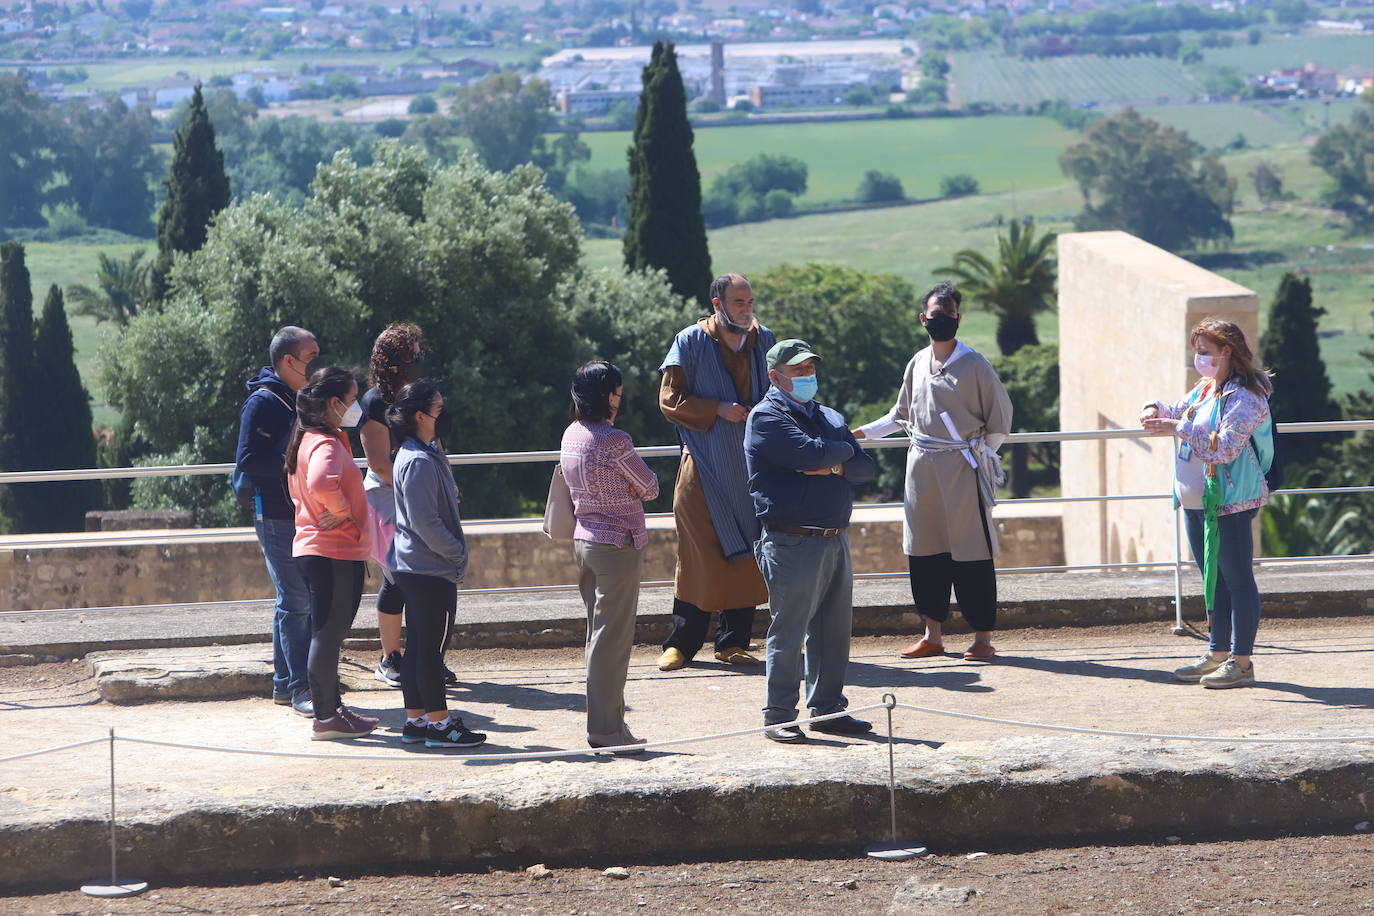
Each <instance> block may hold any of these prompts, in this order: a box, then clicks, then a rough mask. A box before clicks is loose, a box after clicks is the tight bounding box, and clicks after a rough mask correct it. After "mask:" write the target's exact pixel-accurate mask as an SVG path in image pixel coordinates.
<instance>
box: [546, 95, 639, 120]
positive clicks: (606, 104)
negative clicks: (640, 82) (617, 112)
mask: <svg viewBox="0 0 1374 916" xmlns="http://www.w3.org/2000/svg"><path fill="white" fill-rule="evenodd" d="M616 102H628V103H629V104H630V107H631V108H638V107H639V92H638V91H636V90H630V89H579V90H573V91H571V92H562V93H559V95H558V110H559V111H561V112H563V114H575V115H604V114H605V113H606V112H608V111H610V110H611V106H612V105H614V104H615V103H616Z"/></svg>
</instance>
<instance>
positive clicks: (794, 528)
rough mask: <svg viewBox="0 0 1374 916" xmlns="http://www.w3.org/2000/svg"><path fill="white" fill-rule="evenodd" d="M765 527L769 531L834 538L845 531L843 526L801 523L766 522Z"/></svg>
mask: <svg viewBox="0 0 1374 916" xmlns="http://www.w3.org/2000/svg"><path fill="white" fill-rule="evenodd" d="M763 527H765V528H767V529H768V530H769V531H780V532H782V533H783V534H802V535H806V536H808V537H816V538H833V537H834V536H835V535H837V534H839V533H840V532H841V531H843V530H844V529H843V528H805V527H802V526H801V525H775V524H773V523H772V522H764V525H763Z"/></svg>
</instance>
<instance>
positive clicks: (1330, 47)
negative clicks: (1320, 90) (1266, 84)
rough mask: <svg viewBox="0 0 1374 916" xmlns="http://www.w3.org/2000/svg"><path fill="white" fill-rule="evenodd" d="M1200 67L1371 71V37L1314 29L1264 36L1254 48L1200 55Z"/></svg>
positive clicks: (1373, 51) (1249, 71) (1257, 70)
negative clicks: (1323, 68) (1313, 66)
mask: <svg viewBox="0 0 1374 916" xmlns="http://www.w3.org/2000/svg"><path fill="white" fill-rule="evenodd" d="M1202 59H1203V63H1204V64H1205V65H1206V66H1211V67H1230V68H1232V69H1233V70H1236V71H1237V72H1239V73H1240V74H1242V75H1246V76H1248V75H1253V74H1257V73H1267V72H1269V71H1270V70H1274V69H1277V68H1283V67H1301V66H1303V65H1304V64H1316V65H1318V66H1320V67H1325V68H1327V69H1329V70H1343V69H1345V68H1348V67H1365V68H1368V67H1374V35H1371V34H1364V35H1342V34H1335V33H1331V32H1322V31H1319V30H1316V29H1313V30H1311V31H1308V32H1303V33H1302V34H1299V35H1291V36H1290V35H1275V34H1266V35H1265V36H1264V40H1263V41H1261V42H1260V43H1259V44H1257V45H1248V44H1244V43H1241V44H1237V45H1233V46H1232V47H1229V48H1211V49H1208V50H1204V51H1203V52H1202Z"/></svg>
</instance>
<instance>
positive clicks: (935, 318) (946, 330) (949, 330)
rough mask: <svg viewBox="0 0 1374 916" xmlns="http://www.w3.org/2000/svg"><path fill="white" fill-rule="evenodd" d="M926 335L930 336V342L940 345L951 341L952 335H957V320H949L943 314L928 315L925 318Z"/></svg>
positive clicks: (948, 317)
mask: <svg viewBox="0 0 1374 916" xmlns="http://www.w3.org/2000/svg"><path fill="white" fill-rule="evenodd" d="M926 333H927V334H929V335H930V339H931V340H934V341H938V342H941V343H943V342H944V341H946V340H953V339H954V335H955V334H957V333H959V319H957V318H951V317H950V316H948V315H946V314H944V313H943V312H942V313H940V314H938V315H930V316H928V317H927V318H926Z"/></svg>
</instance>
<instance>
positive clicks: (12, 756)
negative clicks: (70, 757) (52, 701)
mask: <svg viewBox="0 0 1374 916" xmlns="http://www.w3.org/2000/svg"><path fill="white" fill-rule="evenodd" d="M109 740H110V739H109V736H105V737H102V738H87V739H86V740H85V741H73V742H72V743H71V744H59V745H57V746H56V747H45V748H40V749H39V750H36V751H24V752H23V753H22V754H10V755H9V756H7V757H0V763H9V762H10V761H11V760H23V759H24V758H25V757H39V756H41V755H43V754H56V753H57V752H58V751H69V750H71V749H72V748H74V747H85V746H86V745H88V744H104V743H105V742H106V741H109Z"/></svg>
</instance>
